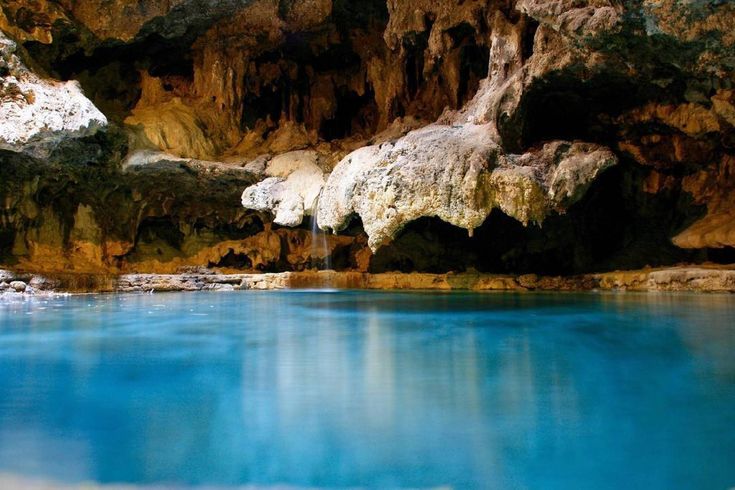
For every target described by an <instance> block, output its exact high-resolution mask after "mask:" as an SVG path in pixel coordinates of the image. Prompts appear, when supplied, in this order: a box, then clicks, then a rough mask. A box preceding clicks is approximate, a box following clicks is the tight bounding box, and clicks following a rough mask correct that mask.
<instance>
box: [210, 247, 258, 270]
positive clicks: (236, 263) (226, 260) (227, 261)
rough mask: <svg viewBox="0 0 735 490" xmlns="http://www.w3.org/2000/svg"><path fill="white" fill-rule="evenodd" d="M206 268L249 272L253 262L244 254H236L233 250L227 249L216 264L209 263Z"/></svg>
mask: <svg viewBox="0 0 735 490" xmlns="http://www.w3.org/2000/svg"><path fill="white" fill-rule="evenodd" d="M208 267H209V268H210V269H212V268H214V267H221V268H225V269H236V270H251V269H252V268H253V262H252V260H250V257H248V256H247V255H246V254H244V253H236V252H235V251H234V250H233V249H229V250H228V252H227V253H226V254H225V255H224V256H222V258H221V259H220V260H219V261H218V262H216V263H214V262H209V265H208Z"/></svg>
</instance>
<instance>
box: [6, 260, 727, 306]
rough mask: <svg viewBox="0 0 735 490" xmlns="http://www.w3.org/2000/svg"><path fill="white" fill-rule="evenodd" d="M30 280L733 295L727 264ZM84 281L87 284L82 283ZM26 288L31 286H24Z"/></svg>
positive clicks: (78, 288)
mask: <svg viewBox="0 0 735 490" xmlns="http://www.w3.org/2000/svg"><path fill="white" fill-rule="evenodd" d="M30 280H31V281H32V282H36V283H39V284H40V283H45V284H46V285H47V286H46V288H45V289H41V290H35V289H34V290H33V292H32V293H27V294H26V296H27V295H38V294H42V295H43V294H45V295H48V294H55V293H54V292H53V290H52V289H49V288H52V287H53V288H57V291H69V290H71V291H73V292H85V291H117V292H126V293H134V292H139V293H154V292H173V291H205V290H208V291H235V290H274V289H289V288H320V287H321V288H325V287H326V288H345V289H355V288H360V289H383V290H447V291H448V290H455V291H547V290H563V291H589V290H600V291H639V292H655V291H671V292H712V293H735V270H733V269H731V268H702V267H698V268H697V267H677V268H669V269H647V270H638V271H616V272H609V273H605V274H587V275H580V276H567V277H564V276H539V275H535V274H526V275H521V276H512V275H499V274H479V273H461V274H426V273H411V274H402V273H384V274H366V273H358V272H334V271H320V272H315V271H309V272H284V273H275V274H219V273H212V272H208V273H207V272H205V273H197V272H189V273H181V274H127V275H122V276H119V277H114V278H97V279H94V278H90V277H86V278H81V280H80V278H76V279H75V278H73V277H71V276H66V277H64V278H63V279H60V280H48V279H45V278H43V277H41V276H32V277H31V279H30ZM49 283H50V285H49ZM83 285H86V287H84V286H83ZM29 289H30V287H29ZM19 295H20V294H19V293H8V292H5V293H3V292H0V299H13V298H17V297H18V296H19Z"/></svg>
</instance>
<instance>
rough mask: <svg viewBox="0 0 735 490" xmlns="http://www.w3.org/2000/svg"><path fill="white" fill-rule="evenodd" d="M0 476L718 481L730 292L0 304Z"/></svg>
mask: <svg viewBox="0 0 735 490" xmlns="http://www.w3.org/2000/svg"><path fill="white" fill-rule="evenodd" d="M0 474H6V475H12V476H13V478H21V479H22V478H27V477H39V478H44V479H47V480H49V481H53V482H57V483H58V484H62V483H66V484H74V483H77V482H85V481H92V482H97V483H99V484H108V483H127V484H136V485H150V484H161V483H175V484H178V485H181V486H187V485H192V486H195V485H214V486H223V487H226V486H230V485H233V486H234V485H245V484H254V485H263V486H271V485H280V484H283V485H291V486H299V487H303V486H314V487H343V486H365V487H437V486H452V487H457V488H468V487H470V488H471V487H481V488H544V489H549V488H590V489H592V488H594V489H601V488H611V489H612V488H614V489H623V488H625V489H627V488H666V489H673V488H712V489H717V488H721V489H726V488H730V487H733V486H735V298H734V297H731V296H706V295H702V296H694V295H654V294H651V295H634V294H628V295H613V294H585V295H571V294H550V295H538V294H525V295H518V294H456V293H454V294H429V293H426V294H413V293H411V294H399V293H368V292H339V293H325V292H308V291H305V292H295V291H291V292H262V293H260V292H241V293H211V294H209V293H201V294H199V293H198V294H168V295H163V294H161V295H152V296H149V295H140V296H136V295H123V296H88V297H73V298H67V299H54V300H48V301H44V300H33V301H26V302H22V303H9V304H0ZM0 481H2V480H1V479H0ZM16 481H17V480H16Z"/></svg>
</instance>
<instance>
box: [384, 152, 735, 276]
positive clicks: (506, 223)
mask: <svg viewBox="0 0 735 490" xmlns="http://www.w3.org/2000/svg"><path fill="white" fill-rule="evenodd" d="M646 175H647V171H646V169H644V168H641V167H639V166H637V165H635V164H632V163H630V162H628V161H623V162H621V164H619V165H618V166H617V167H614V168H612V169H609V170H607V171H606V172H604V173H603V174H602V175H601V176H600V177H599V178H598V179H597V180H596V181H595V182H594V183H593V184H592V187H591V188H590V190H589V191H588V193H587V194H586V195H585V197H583V198H582V199H581V200H580V201H579V202H577V203H576V204H574V205H573V206H571V207H570V209H569V210H568V211H567V212H566V213H565V214H552V215H550V216H548V217H547V219H546V220H545V221H544V222H543V224H541V225H537V224H530V225H529V226H523V224H521V223H520V222H519V221H517V220H515V219H513V218H511V217H509V216H507V215H506V214H504V213H503V212H502V211H500V210H499V209H494V210H493V211H492V212H491V213H490V216H489V217H488V218H487V220H486V221H485V223H483V224H482V226H480V227H479V228H477V229H476V230H475V231H474V235H473V237H472V238H470V237H469V236H468V234H467V231H466V230H464V229H461V228H457V227H455V226H452V225H450V224H447V223H445V222H443V221H441V220H440V219H439V218H422V219H419V220H416V221H414V222H411V223H409V224H407V225H406V226H405V228H404V229H403V230H402V231H401V232H400V233H399V235H398V236H397V237H396V238H395V240H394V241H393V242H392V243H390V244H388V245H386V246H384V247H382V248H381V249H379V250H378V251H377V253H376V254H375V255H374V256H373V259H372V260H371V263H370V271H371V272H387V271H402V272H437V273H443V272H448V271H457V272H461V271H466V270H472V269H474V270H478V271H480V272H488V273H502V274H525V273H534V274H542V275H570V274H582V273H596V272H606V271H612V270H635V269H640V268H643V267H646V266H651V267H659V266H670V265H674V264H677V263H683V262H690V263H692V262H699V261H701V260H710V261H712V262H717V263H733V262H735V251H734V249H716V250H714V249H713V250H709V251H708V254H707V257H702V252H701V251H697V250H686V249H681V248H678V247H676V246H675V245H674V244H673V243H672V242H671V237H673V236H675V235H676V234H677V233H678V232H679V231H680V230H681V229H682V228H683V227H686V226H687V225H688V224H690V223H691V222H693V221H695V220H696V219H698V218H700V217H701V216H702V214H703V212H704V208H703V207H702V206H696V205H693V204H692V202H691V199H688V198H687V197H686V196H685V195H684V194H682V193H679V192H674V191H672V192H662V193H659V194H655V195H654V194H648V193H646V192H644V191H643V190H642V182H643V180H644V179H645V176H646Z"/></svg>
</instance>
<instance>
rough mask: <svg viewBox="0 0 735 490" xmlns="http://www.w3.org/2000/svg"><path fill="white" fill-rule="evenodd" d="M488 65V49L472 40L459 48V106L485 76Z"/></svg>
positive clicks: (469, 96) (468, 97)
mask: <svg viewBox="0 0 735 490" xmlns="http://www.w3.org/2000/svg"><path fill="white" fill-rule="evenodd" d="M489 67H490V49H489V48H488V47H487V46H480V45H477V44H476V43H474V42H472V43H469V44H466V45H464V46H462V47H461V48H460V77H459V88H458V91H457V92H458V93H457V105H458V107H461V106H462V105H463V104H464V103H465V102H467V101H468V100H469V99H471V98H472V97H473V96H474V94H475V93H476V92H477V89H478V88H479V86H480V81H481V80H483V79H485V78H487V75H488V70H489Z"/></svg>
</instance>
